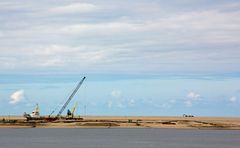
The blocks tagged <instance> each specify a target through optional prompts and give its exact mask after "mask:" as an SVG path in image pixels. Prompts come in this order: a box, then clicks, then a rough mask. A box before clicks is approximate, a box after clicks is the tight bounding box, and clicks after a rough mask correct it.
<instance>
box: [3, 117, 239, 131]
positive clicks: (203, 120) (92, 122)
mask: <svg viewBox="0 0 240 148" xmlns="http://www.w3.org/2000/svg"><path fill="white" fill-rule="evenodd" d="M82 118H83V120H78V121H73V120H58V121H54V122H46V121H44V120H40V121H26V120H25V118H24V117H21V116H0V128H179V129H240V118H239V117H236V118H233V117H231V118H230V117H163V116H82Z"/></svg>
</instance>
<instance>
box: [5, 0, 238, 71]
mask: <svg viewBox="0 0 240 148" xmlns="http://www.w3.org/2000/svg"><path fill="white" fill-rule="evenodd" d="M239 9H240V3H239V2H236V1H227V0H223V1H218V2H214V3H212V2H210V1H204V2H198V1H188V0H187V1H184V2H179V1H176V0H173V1H168V2H166V1H163V0H153V1H151V2H149V1H147V0H140V1H138V2H135V1H120V0H118V1H97V0H92V1H91V2H85V3H80V2H69V1H67V0H60V1H59V2H58V3H57V4H56V3H54V2H49V1H47V0H43V1H37V0H33V1H30V2H28V3H25V4H22V3H21V2H19V1H17V0H11V1H10V2H1V3H0V18H1V22H2V24H1V26H0V45H1V47H0V55H1V57H0V68H1V69H2V71H8V72H12V73H14V72H25V71H29V72H39V71H40V72H43V73H44V72H65V71H68V72H73V73H74V72H82V71H84V72H93V73H97V72H99V71H100V72H102V73H154V74H161V73H180V74H206V73H207V74H212V73H213V74H218V73H220V74H222V73H238V72H240V71H239V68H238V67H239V64H240V49H239V47H240V11H239ZM9 18H11V19H9ZM16 22H18V23H16ZM13 42H14V44H12V43H13Z"/></svg>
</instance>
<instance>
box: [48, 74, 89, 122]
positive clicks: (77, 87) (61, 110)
mask: <svg viewBox="0 0 240 148" xmlns="http://www.w3.org/2000/svg"><path fill="white" fill-rule="evenodd" d="M85 79H86V77H83V78H82V80H81V81H80V82H79V83H78V85H77V86H76V88H75V89H74V91H73V92H72V94H71V95H70V97H69V98H68V99H67V101H66V102H65V103H64V105H63V106H62V108H61V109H60V111H59V112H58V114H57V116H56V117H57V118H59V117H60V116H61V114H62V112H63V111H64V110H65V108H66V107H67V105H68V104H69V102H70V101H71V100H72V98H73V97H74V95H75V94H76V93H77V91H78V89H79V88H80V87H81V85H82V83H83V81H84V80H85ZM54 112H55V110H53V111H52V113H51V114H50V115H49V119H50V120H51V118H50V116H51V115H52V114H53V113H54Z"/></svg>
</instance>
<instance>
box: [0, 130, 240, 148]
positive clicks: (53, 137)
mask: <svg viewBox="0 0 240 148" xmlns="http://www.w3.org/2000/svg"><path fill="white" fill-rule="evenodd" d="M239 147H240V130H193V129H188V130H186V129H184V130H182V129H181V130H180V129H111V128H110V129H35V128H32V129H31V128H29V129H0V148H239Z"/></svg>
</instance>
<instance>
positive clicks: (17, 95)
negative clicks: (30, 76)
mask: <svg viewBox="0 0 240 148" xmlns="http://www.w3.org/2000/svg"><path fill="white" fill-rule="evenodd" d="M23 99H24V90H22V89H21V90H18V91H16V92H14V93H13V94H12V95H11V96H10V101H9V103H10V104H16V103H18V102H20V101H22V100H23Z"/></svg>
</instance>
